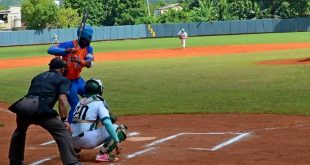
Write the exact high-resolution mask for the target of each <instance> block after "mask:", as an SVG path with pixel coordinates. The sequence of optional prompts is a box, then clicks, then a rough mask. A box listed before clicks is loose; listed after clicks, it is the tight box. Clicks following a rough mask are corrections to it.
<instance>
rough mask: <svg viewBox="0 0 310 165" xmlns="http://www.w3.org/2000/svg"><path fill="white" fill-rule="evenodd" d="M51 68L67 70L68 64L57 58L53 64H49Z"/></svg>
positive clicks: (52, 61) (53, 60)
mask: <svg viewBox="0 0 310 165" xmlns="http://www.w3.org/2000/svg"><path fill="white" fill-rule="evenodd" d="M49 66H50V68H51V69H60V68H66V67H67V64H66V62H65V61H64V60H62V59H61V58H59V57H55V58H53V59H52V60H51V62H50V63H49Z"/></svg>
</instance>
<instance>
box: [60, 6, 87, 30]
mask: <svg viewBox="0 0 310 165" xmlns="http://www.w3.org/2000/svg"><path fill="white" fill-rule="evenodd" d="M81 20H82V18H81V17H79V15H78V12H77V10H75V9H72V8H70V7H69V8H65V7H61V8H60V10H59V22H58V27H60V28H71V27H78V26H79V24H80V22H81Z"/></svg>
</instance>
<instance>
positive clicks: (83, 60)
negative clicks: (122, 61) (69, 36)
mask: <svg viewBox="0 0 310 165" xmlns="http://www.w3.org/2000/svg"><path fill="white" fill-rule="evenodd" d="M80 31H81V29H80V28H78V30H77V35H79V34H80ZM92 36H93V28H92V27H91V26H85V28H84V29H83V30H82V33H81V38H80V40H79V41H78V40H73V41H67V42H63V43H60V44H59V45H57V46H51V47H50V48H49V49H48V53H49V54H51V55H55V56H62V58H63V60H65V61H66V63H67V65H68V68H67V72H66V75H65V76H66V77H67V78H68V79H69V80H70V81H71V86H70V89H69V95H68V101H69V104H70V111H69V115H68V121H69V123H71V122H72V117H73V112H74V109H75V107H76V105H77V103H78V102H79V95H80V96H83V95H84V85H85V81H84V79H83V78H82V77H81V75H80V74H81V72H82V69H83V68H84V67H87V68H90V67H91V66H92V65H93V61H94V56H93V47H92V46H90V43H91V40H92Z"/></svg>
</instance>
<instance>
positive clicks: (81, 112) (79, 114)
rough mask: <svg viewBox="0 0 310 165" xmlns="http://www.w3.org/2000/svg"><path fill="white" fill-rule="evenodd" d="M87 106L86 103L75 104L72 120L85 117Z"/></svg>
mask: <svg viewBox="0 0 310 165" xmlns="http://www.w3.org/2000/svg"><path fill="white" fill-rule="evenodd" d="M88 109H89V107H88V106H87V105H82V106H77V107H76V111H75V112H74V118H73V122H74V121H77V120H78V119H79V120H85V119H86V113H87V111H88Z"/></svg>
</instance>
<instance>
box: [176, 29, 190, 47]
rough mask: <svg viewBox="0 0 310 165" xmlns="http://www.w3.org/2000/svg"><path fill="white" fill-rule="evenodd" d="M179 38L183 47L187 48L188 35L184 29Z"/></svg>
mask: <svg viewBox="0 0 310 165" xmlns="http://www.w3.org/2000/svg"><path fill="white" fill-rule="evenodd" d="M178 36H179V38H180V40H181V44H182V47H183V48H185V47H186V39H187V37H188V35H187V33H186V32H185V30H184V29H182V30H180V31H179V33H178Z"/></svg>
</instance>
